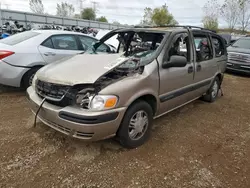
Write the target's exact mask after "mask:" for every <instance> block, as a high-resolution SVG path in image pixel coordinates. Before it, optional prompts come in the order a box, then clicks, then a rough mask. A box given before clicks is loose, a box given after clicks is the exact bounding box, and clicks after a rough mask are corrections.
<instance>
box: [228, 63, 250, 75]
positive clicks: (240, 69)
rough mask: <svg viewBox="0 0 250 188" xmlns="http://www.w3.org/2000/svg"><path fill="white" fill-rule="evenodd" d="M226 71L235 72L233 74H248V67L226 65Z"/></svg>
mask: <svg viewBox="0 0 250 188" xmlns="http://www.w3.org/2000/svg"><path fill="white" fill-rule="evenodd" d="M227 70H231V71H235V72H242V73H247V74H250V65H245V64H238V63H237V64H236V63H231V62H228V63H227Z"/></svg>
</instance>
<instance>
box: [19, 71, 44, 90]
mask: <svg viewBox="0 0 250 188" xmlns="http://www.w3.org/2000/svg"><path fill="white" fill-rule="evenodd" d="M39 69H40V67H39V68H38V67H35V68H31V69H30V70H29V71H28V72H26V73H25V74H24V76H23V79H22V87H23V88H24V89H25V90H26V89H27V88H28V87H29V86H31V84H32V79H33V77H34V75H35V74H36V72H37V71H38V70H39Z"/></svg>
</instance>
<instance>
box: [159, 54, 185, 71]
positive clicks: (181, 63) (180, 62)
mask: <svg viewBox="0 0 250 188" xmlns="http://www.w3.org/2000/svg"><path fill="white" fill-rule="evenodd" d="M186 65H187V58H186V57H184V56H179V55H173V56H171V57H170V61H169V62H167V61H165V62H163V64H162V68H164V69H167V68H170V67H185V66H186Z"/></svg>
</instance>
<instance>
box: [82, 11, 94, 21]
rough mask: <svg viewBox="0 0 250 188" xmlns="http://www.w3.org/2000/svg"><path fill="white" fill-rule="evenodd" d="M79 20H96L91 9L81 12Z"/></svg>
mask: <svg viewBox="0 0 250 188" xmlns="http://www.w3.org/2000/svg"><path fill="white" fill-rule="evenodd" d="M81 18H82V19H85V20H95V19H96V13H95V10H94V9H93V8H85V9H83V11H82V12H81Z"/></svg>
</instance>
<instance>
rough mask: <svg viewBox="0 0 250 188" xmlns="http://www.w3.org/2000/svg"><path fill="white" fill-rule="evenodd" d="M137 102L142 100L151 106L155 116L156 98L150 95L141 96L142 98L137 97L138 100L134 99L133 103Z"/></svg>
mask: <svg viewBox="0 0 250 188" xmlns="http://www.w3.org/2000/svg"><path fill="white" fill-rule="evenodd" d="M138 100H143V101H145V102H147V103H148V104H149V105H150V106H151V108H152V110H153V113H154V115H155V113H156V110H157V102H156V98H155V96H154V95H150V94H148V95H143V96H141V97H139V98H138V99H136V100H135V101H134V102H133V103H135V102H136V101H138Z"/></svg>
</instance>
